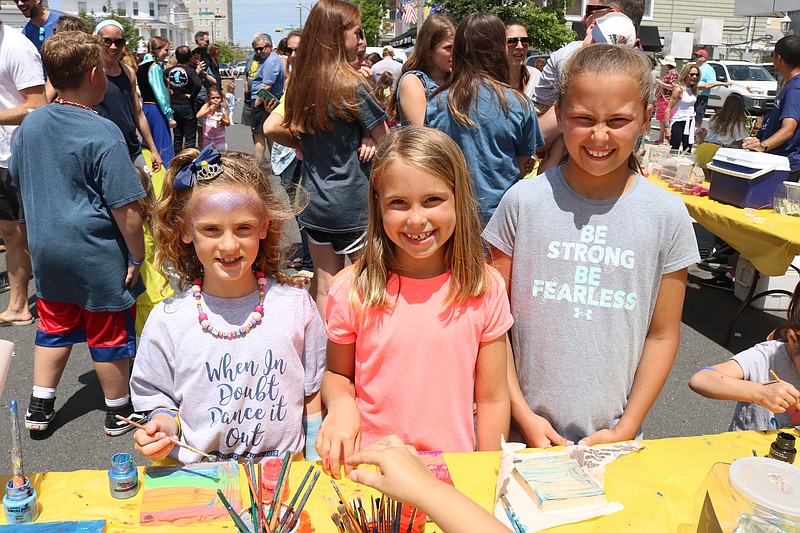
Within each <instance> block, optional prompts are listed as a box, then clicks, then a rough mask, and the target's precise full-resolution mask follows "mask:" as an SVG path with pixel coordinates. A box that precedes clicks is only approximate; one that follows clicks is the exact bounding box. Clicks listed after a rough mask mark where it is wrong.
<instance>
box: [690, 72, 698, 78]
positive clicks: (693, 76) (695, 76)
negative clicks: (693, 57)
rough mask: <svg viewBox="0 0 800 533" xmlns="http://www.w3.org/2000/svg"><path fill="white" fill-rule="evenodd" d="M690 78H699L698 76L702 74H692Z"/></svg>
mask: <svg viewBox="0 0 800 533" xmlns="http://www.w3.org/2000/svg"><path fill="white" fill-rule="evenodd" d="M689 76H690V77H692V78H697V77H698V76H700V74H695V73H692V74H689Z"/></svg>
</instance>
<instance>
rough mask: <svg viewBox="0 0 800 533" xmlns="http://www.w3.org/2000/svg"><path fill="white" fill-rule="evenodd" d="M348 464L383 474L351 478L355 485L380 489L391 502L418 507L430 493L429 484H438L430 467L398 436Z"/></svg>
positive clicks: (354, 474)
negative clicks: (368, 467) (397, 501)
mask: <svg viewBox="0 0 800 533" xmlns="http://www.w3.org/2000/svg"><path fill="white" fill-rule="evenodd" d="M345 464H347V465H348V466H350V467H355V466H358V465H360V464H369V465H375V466H377V467H378V468H379V469H380V470H379V471H378V472H373V471H371V470H353V471H351V472H350V474H348V476H349V477H350V479H351V480H352V481H355V482H356V483H361V484H363V485H367V486H369V487H372V488H375V489H378V490H379V491H381V492H382V493H384V494H386V495H387V496H389V497H390V498H393V499H395V500H401V501H404V502H408V503H411V504H412V505H415V506H416V505H417V504H416V503H414V502H417V501H419V499H420V498H421V497H424V495H425V494H426V493H427V491H425V490H424V489H423V487H424V486H425V484H427V483H431V482H433V483H438V481H437V480H436V478H435V477H434V476H433V474H431V472H430V470H428V467H426V466H425V464H424V463H423V462H422V460H421V459H420V458H419V455H418V454H417V450H415V449H414V447H413V446H407V445H406V444H405V443H404V442H403V441H402V440H400V437H398V436H397V435H389V436H388V437H383V438H382V439H381V440H379V441H378V442H376V443H375V444H373V445H371V446H368V447H366V448H364V449H363V450H361V451H360V452H358V453H357V454H355V455H352V456H350V457H348V458H347V459H345Z"/></svg>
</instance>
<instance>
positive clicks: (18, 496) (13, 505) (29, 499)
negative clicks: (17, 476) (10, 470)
mask: <svg viewBox="0 0 800 533" xmlns="http://www.w3.org/2000/svg"><path fill="white" fill-rule="evenodd" d="M3 510H4V511H5V515H6V524H27V523H29V522H33V521H34V520H36V519H37V518H39V499H38V497H37V495H36V489H35V488H33V486H32V485H31V482H30V480H29V479H28V478H25V481H24V483H23V484H22V486H20V487H15V486H14V478H11V479H9V480H8V483H6V494H5V496H3Z"/></svg>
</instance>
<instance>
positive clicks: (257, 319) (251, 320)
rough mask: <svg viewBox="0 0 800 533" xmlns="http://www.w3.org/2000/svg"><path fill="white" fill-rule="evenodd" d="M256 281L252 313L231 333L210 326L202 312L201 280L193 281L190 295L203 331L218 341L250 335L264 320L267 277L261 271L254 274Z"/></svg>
mask: <svg viewBox="0 0 800 533" xmlns="http://www.w3.org/2000/svg"><path fill="white" fill-rule="evenodd" d="M256 281H257V283H258V303H257V304H256V305H255V307H253V312H252V313H250V316H249V317H248V318H247V321H246V322H245V323H244V324H242V325H241V326H239V327H238V328H237V329H235V330H233V331H222V330H220V329H217V328H215V327H214V326H213V325H211V322H210V321H209V320H208V315H207V314H206V313H205V311H203V279H202V278H197V279H195V280H194V284H193V285H192V294H193V295H194V300H195V303H196V304H197V319H198V321H199V322H200V327H201V328H203V331H207V332H209V333H210V334H211V335H213V336H215V337H218V338H220V339H228V340H232V339H238V338H240V337H244V336H245V335H247V334H248V333H250V330H251V329H253V328H254V327H256V326H257V325H258V324H260V323H261V319H262V318H264V295H265V294H266V292H267V276H266V275H265V274H264V273H263V272H261V271H259V272H256Z"/></svg>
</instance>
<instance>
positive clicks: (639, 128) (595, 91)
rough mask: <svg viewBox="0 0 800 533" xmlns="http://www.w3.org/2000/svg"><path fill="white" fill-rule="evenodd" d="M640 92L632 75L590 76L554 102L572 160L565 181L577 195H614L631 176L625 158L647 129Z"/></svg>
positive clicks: (579, 78) (591, 74) (570, 159)
mask: <svg viewBox="0 0 800 533" xmlns="http://www.w3.org/2000/svg"><path fill="white" fill-rule="evenodd" d="M639 93H640V91H639V87H638V84H637V83H636V82H635V81H634V80H632V79H631V77H630V76H625V75H622V74H616V75H611V76H609V77H607V78H605V80H604V82H603V83H597V77H596V76H595V75H594V73H587V75H585V76H579V77H577V78H576V79H575V80H574V81H573V82H572V83H571V84H570V86H569V90H568V92H567V94H566V96H565V97H564V98H563V99H562V101H561V102H560V103H559V102H556V117H557V120H558V129H559V130H560V131H561V132H562V133H563V134H564V143H565V144H566V147H567V151H568V152H569V156H570V157H569V161H568V162H567V164H566V167H565V172H564V177H565V178H567V181H568V182H569V184H570V186H571V187H572V188H573V189H574V190H576V192H578V193H579V194H582V193H583V194H584V195H589V196H593V193H592V192H589V191H594V192H598V191H600V192H602V191H603V190H612V189H614V190H616V189H617V188H618V187H619V186H620V184H623V185H624V184H625V183H626V180H627V179H628V178H629V177H631V171H630V170H629V169H628V157H629V156H630V155H631V152H633V149H634V146H635V145H636V140H637V138H638V137H639V135H641V134H643V133H644V132H645V128H646V127H647V125H648V124H647V122H648V121H647V116H648V115H647V114H646V113H645V110H644V109H643V105H642V101H641V95H640V94H639ZM587 188H588V189H587ZM612 197H613V196H612Z"/></svg>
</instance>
